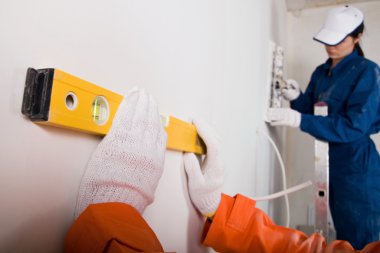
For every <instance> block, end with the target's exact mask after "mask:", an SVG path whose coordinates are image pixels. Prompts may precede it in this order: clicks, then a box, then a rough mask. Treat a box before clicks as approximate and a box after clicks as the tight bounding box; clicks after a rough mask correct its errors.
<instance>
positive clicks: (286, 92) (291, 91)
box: [281, 79, 301, 101]
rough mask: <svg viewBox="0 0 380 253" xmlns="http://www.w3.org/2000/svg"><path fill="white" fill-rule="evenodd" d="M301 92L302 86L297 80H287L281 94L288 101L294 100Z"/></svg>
mask: <svg viewBox="0 0 380 253" xmlns="http://www.w3.org/2000/svg"><path fill="white" fill-rule="evenodd" d="M300 94H301V90H300V86H299V84H298V83H297V81H296V80H293V79H288V80H286V86H285V87H284V88H282V89H281V95H282V97H283V98H285V99H286V100H288V101H293V100H295V99H297V98H298V97H299V95H300Z"/></svg>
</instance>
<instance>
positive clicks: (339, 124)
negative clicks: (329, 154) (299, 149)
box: [300, 66, 380, 142]
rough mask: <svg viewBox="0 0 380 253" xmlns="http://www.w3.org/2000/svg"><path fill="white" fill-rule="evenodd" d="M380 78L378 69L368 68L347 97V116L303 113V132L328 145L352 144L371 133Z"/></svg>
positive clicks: (375, 117) (375, 114) (376, 107)
mask: <svg viewBox="0 0 380 253" xmlns="http://www.w3.org/2000/svg"><path fill="white" fill-rule="evenodd" d="M379 76H380V70H379V68H378V67H373V66H371V67H368V68H367V69H366V70H365V71H364V73H363V74H362V75H361V78H360V80H359V81H358V84H357V85H356V86H355V89H354V90H353V92H352V95H351V96H350V97H349V98H348V101H347V105H346V110H345V111H346V112H345V113H339V114H330V115H328V116H327V117H321V116H313V115H307V114H302V117H301V125H300V128H301V130H302V131H304V132H306V133H309V134H311V135H312V136H314V137H315V138H317V139H320V140H324V141H328V142H351V141H355V140H357V139H359V138H360V137H362V136H363V135H365V134H368V132H369V129H370V128H371V126H372V124H373V123H374V122H375V120H376V119H377V118H378V110H379V105H380V78H379ZM331 106H333V105H331Z"/></svg>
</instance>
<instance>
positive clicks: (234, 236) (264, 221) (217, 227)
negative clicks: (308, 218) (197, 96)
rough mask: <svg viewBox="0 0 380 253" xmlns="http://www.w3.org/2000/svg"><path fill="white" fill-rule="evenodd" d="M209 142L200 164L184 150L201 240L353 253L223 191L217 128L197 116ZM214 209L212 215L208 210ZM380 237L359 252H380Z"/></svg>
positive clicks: (220, 246) (255, 248) (227, 247)
mask: <svg viewBox="0 0 380 253" xmlns="http://www.w3.org/2000/svg"><path fill="white" fill-rule="evenodd" d="M194 124H195V126H196V128H197V131H198V133H199V134H200V136H201V137H202V139H203V140H204V141H205V143H206V146H207V156H206V160H205V162H203V163H202V164H199V162H198V160H197V159H196V157H195V155H194V154H189V153H187V154H184V165H185V170H186V173H187V176H188V187H189V194H190V198H191V200H192V202H193V204H194V206H195V207H196V208H197V209H198V211H199V212H200V213H202V214H203V215H204V216H206V217H209V218H207V219H206V222H205V226H204V230H203V234H202V243H203V244H204V245H206V246H209V247H212V248H213V249H215V250H216V251H218V252H221V253H223V252H239V253H240V252H262V253H277V252H281V253H294V252H297V253H309V252H313V253H332V252H343V253H350V252H352V253H353V252H355V251H354V250H353V248H352V246H351V245H350V244H349V243H348V242H346V241H333V242H332V243H331V244H329V245H328V246H326V243H325V239H324V238H323V236H321V235H319V234H313V235H311V236H310V237H308V236H306V235H305V234H304V233H303V232H301V231H299V230H296V229H291V228H286V227H283V226H278V225H276V224H275V223H273V222H272V221H271V219H270V218H269V217H268V216H267V215H266V214H265V213H264V212H263V211H262V210H260V209H258V208H256V207H255V204H256V202H255V201H254V200H252V199H249V198H247V197H244V196H242V195H239V194H238V195H237V196H235V197H229V196H227V195H224V194H222V193H221V192H222V189H221V188H222V182H223V169H222V162H221V160H220V156H219V151H218V150H219V144H218V141H217V138H216V137H215V133H214V132H213V130H211V128H209V127H208V126H207V125H206V124H205V123H204V122H200V121H194ZM210 214H214V215H210ZM379 249H380V242H375V243H371V244H368V245H367V246H366V247H365V248H364V249H363V250H362V251H360V252H361V253H375V252H380V251H379Z"/></svg>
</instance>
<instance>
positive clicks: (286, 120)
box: [266, 108, 301, 127]
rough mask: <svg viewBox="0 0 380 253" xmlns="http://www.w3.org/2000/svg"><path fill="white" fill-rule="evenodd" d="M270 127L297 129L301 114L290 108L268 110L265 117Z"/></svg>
mask: <svg viewBox="0 0 380 253" xmlns="http://www.w3.org/2000/svg"><path fill="white" fill-rule="evenodd" d="M266 118H267V121H268V122H269V123H270V125H271V126H290V127H299V126H300V124H301V113H299V112H297V111H295V110H292V109H290V108H269V109H268V111H267V115H266Z"/></svg>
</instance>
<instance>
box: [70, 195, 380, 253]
mask: <svg viewBox="0 0 380 253" xmlns="http://www.w3.org/2000/svg"><path fill="white" fill-rule="evenodd" d="M255 204H256V202H255V201H254V200H252V199H249V198H247V197H245V196H243V195H240V194H238V195H236V196H235V197H230V196H227V195H225V194H222V200H221V203H220V205H219V207H218V210H217V212H216V214H215V216H214V218H213V220H212V221H211V220H207V221H206V224H205V226H204V230H203V234H202V243H203V244H204V245H206V246H209V247H212V248H213V249H214V250H216V251H218V252H256V253H259V252H260V253H261V252H266V253H267V252H274V253H277V252H281V253H330V252H331V253H332V252H334V253H335V252H339V253H349V252H360V253H375V252H380V242H373V243H370V244H368V245H367V246H366V247H365V248H364V249H362V250H361V251H355V250H354V249H353V248H352V246H351V245H350V244H349V243H348V242H346V241H333V242H332V243H331V244H329V245H326V243H325V239H324V238H323V237H322V236H320V235H319V234H313V235H311V236H310V237H308V236H306V235H305V234H304V233H303V232H301V231H298V230H295V229H290V228H286V227H282V226H277V225H276V224H274V223H273V222H272V221H271V219H270V218H269V217H268V216H267V215H266V214H265V213H264V212H263V211H262V210H260V209H258V208H256V207H255ZM65 252H66V253H69V252H70V253H71V252H94V253H95V252H107V253H122V252H123V253H131V252H164V250H163V248H162V246H161V244H160V242H159V240H158V239H157V237H156V235H155V233H154V232H153V230H152V229H151V228H150V227H149V225H148V224H147V223H146V221H145V220H144V218H143V217H142V216H141V215H140V213H139V212H138V211H137V210H136V209H135V208H133V207H132V206H130V205H128V204H124V203H102V204H93V205H90V206H89V207H88V208H87V209H86V210H85V211H84V212H83V213H82V214H81V215H80V216H79V217H78V219H77V220H76V221H75V222H74V224H73V225H72V226H71V228H70V229H69V231H68V233H67V237H66V240H65Z"/></svg>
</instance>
